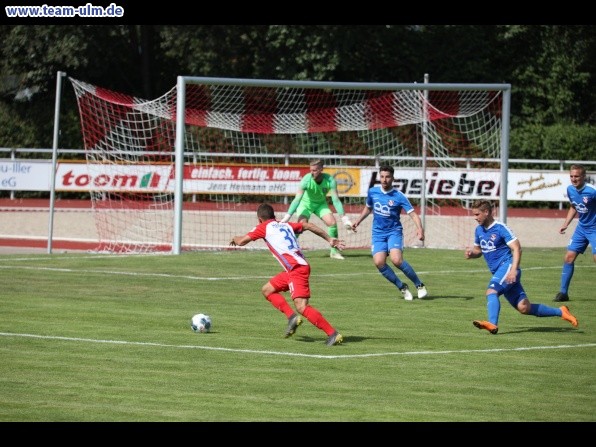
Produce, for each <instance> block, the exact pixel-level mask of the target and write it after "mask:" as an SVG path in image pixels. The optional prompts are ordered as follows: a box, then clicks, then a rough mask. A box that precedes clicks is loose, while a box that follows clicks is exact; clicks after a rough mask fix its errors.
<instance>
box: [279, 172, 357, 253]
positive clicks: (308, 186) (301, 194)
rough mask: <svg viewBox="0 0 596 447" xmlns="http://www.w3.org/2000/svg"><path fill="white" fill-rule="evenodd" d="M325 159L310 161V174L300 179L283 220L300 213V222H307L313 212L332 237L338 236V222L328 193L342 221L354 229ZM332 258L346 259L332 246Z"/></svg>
mask: <svg viewBox="0 0 596 447" xmlns="http://www.w3.org/2000/svg"><path fill="white" fill-rule="evenodd" d="M323 166H324V164H323V160H312V161H311V162H310V174H306V175H305V176H304V177H302V180H301V181H300V186H299V187H298V192H297V193H296V197H295V198H294V200H292V203H291V204H290V208H289V209H288V212H287V213H286V215H285V216H284V217H283V219H282V222H288V221H289V220H290V218H291V217H292V214H294V213H296V214H297V215H298V222H307V221H308V219H309V218H310V216H311V215H312V214H314V215H315V216H318V217H319V218H320V219H321V220H322V221H323V222H325V225H327V234H329V236H330V237H332V238H337V237H338V231H337V222H336V221H335V217H334V216H333V212H332V211H331V209H329V204H328V203H327V194H330V195H331V201H332V202H333V206H334V207H335V210H336V211H337V214H339V215H340V216H341V221H342V224H343V225H344V227H345V228H346V230H349V231H352V222H350V219H349V218H348V216H346V215H345V213H344V207H343V205H342V203H341V200H340V199H339V195H338V194H337V183H336V182H335V179H334V178H333V176H331V175H330V174H326V173H324V172H323ZM330 256H331V258H333V259H344V257H343V256H342V255H341V253H340V252H339V251H337V249H335V248H331V254H330Z"/></svg>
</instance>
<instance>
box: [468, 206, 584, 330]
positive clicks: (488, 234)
mask: <svg viewBox="0 0 596 447" xmlns="http://www.w3.org/2000/svg"><path fill="white" fill-rule="evenodd" d="M472 214H473V215H474V219H475V220H476V222H478V226H477V227H476V231H475V233H474V247H473V248H471V249H470V248H466V250H465V252H464V255H465V257H466V258H467V259H472V258H479V257H480V256H482V255H484V259H485V261H486V264H487V265H488V269H489V270H490V272H491V273H492V275H493V276H492V277H491V279H490V281H489V283H488V287H487V288H486V308H487V310H488V321H484V320H475V321H473V324H474V326H476V327H477V328H478V329H486V330H487V331H489V332H490V333H491V334H493V335H494V334H496V333H497V332H499V326H498V325H499V313H500V311H501V302H500V301H499V297H500V296H501V295H503V296H505V298H506V299H507V301H509V304H511V306H513V308H514V309H517V310H518V311H519V313H521V314H525V315H534V316H535V317H561V318H562V319H563V320H566V321H568V322H570V323H571V325H572V326H573V327H577V325H578V322H577V318H575V317H574V316H573V315H572V314H571V312H570V311H569V308H568V307H567V306H561V307H559V308H558V309H557V308H556V307H550V306H546V305H544V304H532V303H530V300H528V297H527V296H526V292H525V290H524V288H523V286H522V284H521V274H522V271H521V268H520V262H521V252H522V249H521V244H520V242H519V240H518V239H517V237H516V236H515V234H513V231H511V229H510V228H509V227H508V226H507V225H505V224H504V223H502V222H498V221H496V220H495V219H494V217H493V207H492V204H491V203H490V202H489V201H488V200H478V201H476V202H474V204H473V205H472Z"/></svg>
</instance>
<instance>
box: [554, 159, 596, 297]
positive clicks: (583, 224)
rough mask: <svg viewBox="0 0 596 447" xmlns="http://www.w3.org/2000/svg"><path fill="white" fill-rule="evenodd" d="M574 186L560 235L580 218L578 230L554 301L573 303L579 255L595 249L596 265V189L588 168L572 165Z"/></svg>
mask: <svg viewBox="0 0 596 447" xmlns="http://www.w3.org/2000/svg"><path fill="white" fill-rule="evenodd" d="M569 178H570V180H571V185H569V186H568V187H567V197H568V198H569V203H570V204H571V205H570V206H569V211H568V212H567V217H566V218H565V222H563V225H562V226H561V228H560V229H559V233H561V234H565V231H566V230H567V227H569V224H571V222H572V221H573V219H574V218H575V216H579V217H578V222H577V226H576V227H575V231H574V232H573V236H571V239H570V240H569V245H567V252H566V253H565V258H564V259H563V271H562V273H561V288H560V289H559V293H557V295H556V296H555V299H554V300H553V301H557V302H561V301H569V284H570V283H571V278H573V271H574V269H575V260H576V259H577V255H578V254H580V253H582V254H583V253H584V252H585V251H586V248H588V245H591V246H592V257H593V258H594V262H596V188H595V187H594V185H591V184H590V183H586V168H585V167H584V166H582V165H571V168H570V170H569Z"/></svg>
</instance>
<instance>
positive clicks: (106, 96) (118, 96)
mask: <svg viewBox="0 0 596 447" xmlns="http://www.w3.org/2000/svg"><path fill="white" fill-rule="evenodd" d="M95 95H96V96H97V97H98V98H101V99H103V100H104V101H107V102H111V103H113V104H119V105H123V106H128V107H132V106H133V105H134V104H135V100H136V98H135V97H134V96H130V95H125V94H124V93H117V92H114V91H112V90H108V89H105V88H101V87H95Z"/></svg>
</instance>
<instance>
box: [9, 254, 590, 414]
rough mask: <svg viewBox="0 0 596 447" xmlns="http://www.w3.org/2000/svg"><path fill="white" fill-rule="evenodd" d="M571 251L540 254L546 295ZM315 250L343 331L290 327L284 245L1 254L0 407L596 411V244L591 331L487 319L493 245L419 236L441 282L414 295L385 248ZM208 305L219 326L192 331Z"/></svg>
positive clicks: (511, 317)
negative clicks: (471, 251) (476, 246)
mask: <svg viewBox="0 0 596 447" xmlns="http://www.w3.org/2000/svg"><path fill="white" fill-rule="evenodd" d="M563 254H564V248H556V249H525V250H524V254H523V261H522V267H523V277H522V282H523V284H524V287H525V289H526V292H527V293H528V296H529V298H530V300H531V301H532V302H535V303H543V304H547V305H557V306H558V304H557V303H553V302H552V298H553V297H554V295H555V293H556V292H557V291H558V287H559V279H560V274H561V263H562V259H563ZM306 255H307V257H308V258H309V260H310V261H311V264H312V266H313V273H312V277H311V288H312V293H313V296H312V299H311V304H312V305H313V306H315V307H316V308H318V309H319V310H320V311H321V312H322V313H323V315H324V316H325V317H326V318H327V319H328V320H329V321H330V322H331V323H332V324H333V325H334V326H335V327H336V328H337V329H338V330H339V331H340V332H341V333H342V334H343V336H344V339H345V342H344V344H342V345H339V346H332V347H329V346H325V343H324V342H325V339H326V336H325V334H324V333H323V332H322V331H320V330H318V329H317V328H315V327H314V326H312V325H311V324H310V323H308V321H305V323H304V324H303V325H302V326H300V327H299V328H298V331H297V333H296V334H295V336H294V337H292V338H289V339H284V338H283V333H284V331H285V327H286V319H285V318H284V315H283V314H282V313H280V312H279V311H278V310H276V309H274V308H273V307H272V306H271V305H270V304H269V303H268V302H267V301H266V300H265V299H264V298H263V296H262V295H261V293H260V290H261V286H262V284H264V283H265V282H266V281H267V280H268V279H269V278H270V277H271V276H273V275H274V274H275V273H277V272H278V271H279V270H280V267H279V265H278V264H277V261H275V259H273V257H272V256H271V255H270V254H269V252H268V251H264V250H257V251H229V252H221V253H216V252H203V253H185V254H182V255H179V256H172V255H153V256H123V255H99V254H86V253H80V254H79V253H77V254H54V255H47V254H39V255H2V256H0V278H1V284H2V292H1V293H0V312H1V314H2V318H1V319H0V358H1V361H0V421H2V422H9V421H22V422H33V421H36V422H40V421H52V422H54V421H68V422H98V421H105V422H116V421H117V422H124V421H132V422H137V421H139V422H140V421H162V422H175V421H191V422H192V421H201V422H208V421H222V422H229V421H341V422H350V421H382V422H386V421H396V422H410V421H422V422H439V421H448V422H463V421H487V422H494V421H503V422H516V421H537V422H543V421H544V422H546V421H558V422H562V421H579V422H588V421H591V422H593V421H596V388H595V387H596V381H595V380H594V379H595V378H596V356H595V352H596V330H595V327H596V303H594V298H595V297H594V284H595V281H594V279H595V278H596V265H594V262H593V261H592V258H591V255H590V254H588V255H587V256H586V255H585V256H580V257H579V258H578V260H577V262H576V268H575V275H574V278H573V282H572V284H571V289H570V296H571V301H570V302H569V303H568V305H569V307H570V309H571V311H572V312H573V313H574V314H575V315H576V316H577V317H578V319H579V323H580V324H579V328H577V329H576V328H573V327H572V326H571V325H570V324H569V323H567V322H566V321H563V320H562V319H560V318H558V317H553V318H536V317H532V316H525V315H521V314H519V313H518V312H517V311H515V310H514V309H513V308H511V307H510V306H509V304H508V303H507V302H506V300H504V299H503V298H502V299H501V318H500V321H499V334H498V335H490V334H489V333H488V332H487V331H481V330H478V329H476V328H475V327H474V326H473V325H472V320H474V319H486V300H485V297H484V292H485V288H486V285H487V281H488V280H489V278H490V274H489V272H488V269H487V268H486V264H485V262H484V260H483V259H474V260H466V259H464V256H463V252H459V251H451V250H431V249H407V250H406V252H405V257H406V259H408V261H409V262H410V263H411V264H412V265H413V266H414V268H415V269H416V270H417V272H418V274H419V276H420V277H421V279H422V280H423V281H424V282H425V284H426V285H427V288H428V290H429V296H428V297H427V298H426V299H424V300H414V301H412V302H406V301H404V300H403V299H402V298H401V295H400V294H399V293H398V291H397V290H396V289H395V288H394V287H393V286H392V285H391V284H389V283H388V282H387V281H386V280H385V279H384V278H383V277H381V275H380V274H379V273H378V272H377V271H376V269H375V267H374V266H373V264H372V260H371V258H370V254H369V252H368V251H364V250H363V251H348V252H347V253H346V254H345V255H346V259H345V261H337V260H331V259H329V258H328V257H327V255H328V252H327V251H311V252H307V253H306ZM400 277H401V278H402V279H404V276H403V274H401V272H400ZM410 287H411V288H412V289H413V285H412V284H410ZM199 312H202V313H207V314H209V315H210V316H211V317H212V319H213V328H212V331H211V333H208V334H196V333H194V332H192V330H191V329H190V325H189V322H190V318H191V316H192V315H193V314H195V313H199Z"/></svg>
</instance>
